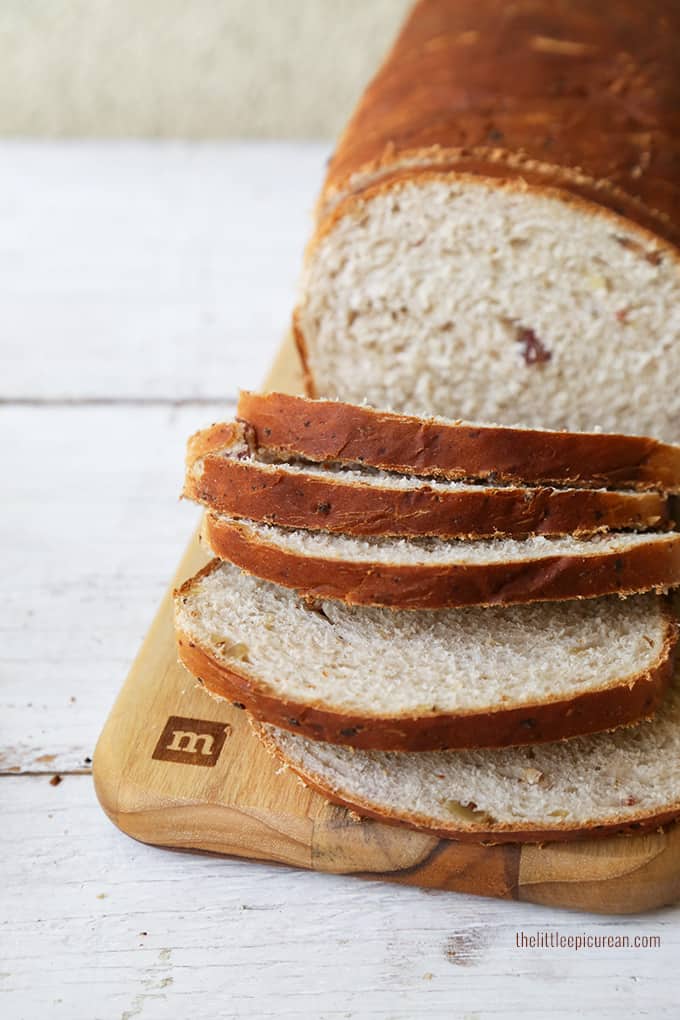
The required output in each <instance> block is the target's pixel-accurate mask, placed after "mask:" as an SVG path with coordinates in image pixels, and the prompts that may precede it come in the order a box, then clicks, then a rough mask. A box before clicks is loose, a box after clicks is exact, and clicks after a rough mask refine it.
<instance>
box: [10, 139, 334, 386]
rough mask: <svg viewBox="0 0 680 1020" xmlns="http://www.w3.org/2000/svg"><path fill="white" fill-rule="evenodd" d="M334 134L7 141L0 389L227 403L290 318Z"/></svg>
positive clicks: (260, 365)
mask: <svg viewBox="0 0 680 1020" xmlns="http://www.w3.org/2000/svg"><path fill="white" fill-rule="evenodd" d="M327 151H328V146H327V145H325V144H320V143H309V144H305V143H285V142H260V143H258V142H248V143H244V142H231V143H229V142H224V143H205V144H202V145H186V144H182V143H164V144H160V143H155V144H150V143H144V142H115V143H114V142H109V143H101V142H96V143H92V142H87V143H84V142H68V143H63V142H62V143H53V144H50V145H49V146H45V145H44V144H40V143H32V142H8V141H4V142H2V143H0V164H1V165H2V194H1V196H0V210H1V211H2V231H0V265H1V266H2V345H3V372H2V381H1V382H0V397H2V398H3V399H5V400H7V399H9V398H11V399H14V400H17V399H24V400H34V401H35V400H38V401H44V400H54V399H59V400H74V399H83V398H87V399H95V400H105V401H111V400H117V399H121V398H124V399H128V400H129V399H134V400H137V401H140V402H148V401H150V400H169V401H178V400H188V399H190V400H199V401H200V400H206V399H207V400H223V399H227V398H231V399H233V398H234V397H235V395H236V391H237V389H238V387H242V386H243V387H245V386H250V387H254V386H257V385H258V384H259V382H260V379H261V378H262V377H263V375H264V372H265V368H266V367H267V365H268V364H269V362H270V360H271V356H272V353H273V351H274V349H275V348H276V347H277V346H278V342H279V339H280V337H281V335H282V333H283V332H284V331H285V329H286V328H287V326H288V323H289V321H290V310H291V308H292V306H293V303H294V293H295V286H296V281H297V277H298V274H299V271H300V263H301V259H302V250H303V246H304V244H305V243H306V240H307V235H308V233H309V231H310V227H311V225H310V212H311V207H312V202H313V196H314V195H315V194H316V193H317V191H318V188H319V185H320V181H321V176H322V173H323V165H324V159H325V157H326V154H327Z"/></svg>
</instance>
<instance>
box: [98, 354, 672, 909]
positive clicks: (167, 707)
mask: <svg viewBox="0 0 680 1020" xmlns="http://www.w3.org/2000/svg"><path fill="white" fill-rule="evenodd" d="M266 385H267V386H269V387H276V388H278V389H281V390H288V391H291V392H295V391H299V390H300V388H301V377H300V371H299V365H298V363H297V358H296V357H295V353H294V351H293V349H292V345H291V341H290V339H289V340H288V341H287V343H286V344H284V346H283V348H282V350H281V352H280V354H279V357H278V359H277V361H276V363H275V365H274V367H273V369H272V372H271V375H270V377H269V380H268V382H267V384H266ZM205 561H206V556H205V554H204V553H203V551H202V550H201V549H200V548H199V546H198V542H197V540H196V538H194V540H193V542H192V543H191V544H190V546H189V548H188V550H187V552H186V554H185V557H184V559H183V561H182V563H181V564H180V566H179V569H178V571H177V574H176V577H175V579H174V582H173V585H171V588H170V590H169V591H168V592H167V593H166V595H165V598H164V599H163V602H162V603H161V606H160V609H159V611H158V614H157V616H156V618H155V620H154V623H153V625H152V627H151V629H150V631H149V633H148V635H147V637H146V639H145V641H144V644H143V646H142V648H141V650H140V653H139V655H138V657H137V659H136V660H135V663H134V664H133V667H132V670H131V671H130V675H129V677H128V680H127V681H126V684H125V685H124V687H123V690H122V691H121V693H120V695H119V697H118V700H117V701H116V704H115V706H114V708H113V711H112V713H111V716H110V717H109V720H108V722H107V724H106V726H105V728H104V731H103V733H102V735H101V737H100V740H99V743H98V745H97V750H96V755H95V770H94V773H95V783H96V789H97V794H98V796H99V799H100V801H101V804H102V806H103V808H104V810H105V811H106V812H107V814H108V815H109V816H110V817H111V819H112V820H113V821H114V822H115V824H116V825H118V826H119V827H120V828H121V829H122V830H123V831H124V832H127V833H128V834H129V835H131V836H134V837H135V838H136V839H140V840H143V841H144V842H149V843H155V844H159V845H163V846H171V847H179V848H182V849H201V850H208V851H210V852H217V853H227V854H238V855H240V856H243V857H251V858H256V859H264V860H270V861H279V862H283V863H286V864H295V865H296V866H298V867H302V868H312V869H314V870H317V871H329V872H340V873H359V874H362V875H364V876H367V877H371V876H372V877H380V878H389V879H390V880H392V881H395V882H399V883H401V884H406V885H422V886H426V887H433V888H439V889H448V890H455V891H463V892H474V893H477V894H479V895H483V896H496V897H500V898H502V899H525V900H529V901H533V902H540V903H547V904H552V905H554V906H568V907H577V908H580V909H587V910H591V911H596V912H603V913H629V912H637V911H641V910H649V909H652V908H654V907H658V906H663V905H666V904H668V903H672V902H674V901H675V900H677V899H678V898H679V897H680V856H679V854H678V851H680V826H675V827H671V828H669V829H668V830H667V831H665V832H658V833H653V834H651V835H645V836H633V837H618V838H614V839H607V840H604V841H603V840H591V841H587V842H584V843H581V844H580V845H579V846H578V847H576V848H574V847H567V848H566V849H565V848H564V847H562V846H560V845H559V844H552V845H550V844H548V845H546V846H544V847H519V846H516V845H512V844H508V845H504V846H475V845H471V844H462V843H456V842H453V841H449V840H437V839H436V838H435V837H431V836H428V835H423V834H422V833H416V832H413V831H409V830H408V829H403V828H396V827H391V826H388V825H383V824H379V823H377V822H374V821H370V820H367V819H362V820H357V819H355V818H354V817H353V816H352V815H351V813H349V812H347V811H345V810H344V809H342V808H338V807H334V806H332V805H330V804H328V803H327V802H326V801H325V799H324V798H322V797H320V796H319V795H317V794H315V793H312V792H311V791H310V790H308V789H306V788H305V787H304V786H302V785H301V784H300V783H299V781H298V780H297V779H296V777H294V776H293V775H292V774H290V773H288V772H282V771H281V770H277V769H276V766H275V764H274V762H273V761H272V760H271V759H270V758H269V757H268V756H267V754H266V753H265V752H264V750H263V749H262V747H261V746H260V745H259V743H258V742H257V741H256V740H255V739H254V737H253V735H252V733H251V731H250V727H249V724H248V722H247V719H246V718H245V713H243V712H242V711H240V710H239V709H238V708H237V707H236V708H235V707H233V706H231V705H229V704H228V703H226V702H224V701H219V700H217V699H212V698H208V697H207V696H206V695H205V694H204V692H203V691H202V690H200V688H198V687H197V686H196V685H195V684H194V683H193V680H192V678H191V677H190V675H189V674H188V673H187V671H186V670H185V669H184V668H183V667H182V666H181V665H180V664H179V663H178V662H177V655H176V649H175V644H174V635H173V623H172V595H171V592H172V588H173V587H175V586H176V585H177V584H179V583H181V582H182V581H183V580H185V579H186V578H187V577H188V576H190V575H191V574H192V573H194V572H195V571H196V570H197V569H198V568H199V567H200V566H202V565H203V563H204V562H205ZM187 747H190V748H193V750H191V751H186V750H184V751H182V750H181V749H182V748H185V749H186V748H187ZM214 748H216V750H215V751H214V760H213V757H212V756H211V752H212V751H213V749H214ZM206 755H207V756H208V757H207V759H206V758H205V756H206ZM208 765H209V766H210V767H207V766H208Z"/></svg>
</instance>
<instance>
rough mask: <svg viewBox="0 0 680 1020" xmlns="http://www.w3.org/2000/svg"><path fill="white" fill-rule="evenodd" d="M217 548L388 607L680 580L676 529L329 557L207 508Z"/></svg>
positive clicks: (592, 594)
mask: <svg viewBox="0 0 680 1020" xmlns="http://www.w3.org/2000/svg"><path fill="white" fill-rule="evenodd" d="M204 538H205V540H206V541H207V543H208V545H209V547H210V549H211V550H212V552H213V554H214V555H215V556H219V557H220V559H224V560H229V561H230V562H231V563H234V564H236V566H238V567H240V568H241V569H242V570H245V571H246V572H247V573H249V574H254V575H255V576H256V577H261V578H263V579H264V580H267V581H272V582H273V583H274V584H279V585H281V586H282V587H284V588H293V589H294V590H295V591H297V592H299V593H300V594H301V595H303V596H305V597H306V598H315V599H316V598H320V599H337V600H339V601H342V602H346V603H348V604H350V605H367V606H384V607H387V608H390V609H447V608H454V607H460V606H495V605H513V604H526V603H531V602H560V601H563V600H566V599H574V598H597V597H599V596H601V595H613V594H619V595H622V596H623V595H632V594H635V593H637V592H644V591H650V590H652V589H656V590H659V591H662V590H666V589H668V588H672V587H674V586H675V585H678V584H680V533H677V532H673V533H669V534H668V535H664V536H663V537H661V538H659V539H658V540H655V541H654V542H650V544H648V545H642V546H632V547H629V548H627V549H625V550H623V551H619V552H601V553H593V554H590V555H588V556H584V555H556V556H549V557H544V558H541V559H534V560H531V559H524V560H515V561H510V562H494V563H466V564H406V565H397V564H390V563H380V562H377V561H375V562H370V561H357V560H350V559H346V560H342V559H339V558H338V559H335V558H333V559H330V558H328V557H323V556H311V555H309V556H307V555H302V554H300V553H297V552H293V551H290V550H287V549H285V548H283V547H281V546H278V545H276V544H274V543H273V542H268V541H265V540H264V539H262V538H261V537H259V536H257V535H256V534H255V533H254V532H253V531H252V529H251V528H249V527H248V525H247V524H245V523H242V522H239V521H237V520H232V519H230V518H226V517H218V516H216V515H214V514H212V513H207V514H206V517H205V522H204Z"/></svg>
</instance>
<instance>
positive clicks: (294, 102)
mask: <svg viewBox="0 0 680 1020" xmlns="http://www.w3.org/2000/svg"><path fill="white" fill-rule="evenodd" d="M409 6H410V0H0V135H3V136H5V137H7V136H10V137H11V136H17V135H18V136H48V137H50V136H51V137H58V136H62V137H69V136H70V137H168V138H229V137H232V138H233V137H260V138H276V137H283V138H330V137H333V136H334V135H335V134H337V132H338V131H339V130H340V128H341V127H342V125H343V124H344V122H345V120H346V119H347V116H348V114H349V113H350V111H351V109H352V107H353V105H354V103H355V101H356V98H357V97H358V95H359V94H360V92H361V90H362V88H363V86H364V85H365V83H366V81H367V79H368V78H369V77H370V76H371V74H372V73H373V71H374V69H375V67H376V66H377V63H378V61H379V60H380V58H381V57H382V55H383V54H384V52H385V50H386V49H387V48H388V46H389V44H390V42H391V40H392V38H393V36H394V34H395V32H396V29H397V27H398V25H399V23H400V21H401V20H402V18H403V15H404V12H405V11H406V10H407V9H408V7H409Z"/></svg>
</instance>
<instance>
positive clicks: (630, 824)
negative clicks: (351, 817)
mask: <svg viewBox="0 0 680 1020" xmlns="http://www.w3.org/2000/svg"><path fill="white" fill-rule="evenodd" d="M253 729H254V730H255V733H256V734H257V736H258V738H259V739H260V740H261V741H262V743H263V745H264V746H265V748H266V749H267V750H268V751H269V753H270V754H271V755H272V756H273V757H274V758H276V759H277V760H278V761H280V762H282V763H283V764H284V765H286V766H287V767H288V768H290V769H291V770H292V771H293V772H294V773H295V774H296V775H297V776H299V777H300V779H301V780H302V781H303V783H304V784H305V785H306V786H308V787H309V788H310V789H312V790H316V791H317V793H320V794H321V795H322V796H323V797H326V798H327V799H328V800H330V801H331V802H332V803H334V804H339V805H340V806H341V807H345V808H348V809H349V810H350V811H355V812H357V813H358V814H360V815H364V816H366V817H367V818H374V819H376V820H377V821H379V822H386V823H387V824H389V825H399V826H405V827H406V828H409V829H416V830H417V831H419V832H425V833H427V834H428V835H431V836H437V837H438V838H439V839H452V840H455V841H456V842H460V843H486V844H490V845H493V844H499V843H550V842H562V841H565V840H579V839H591V838H593V837H595V836H615V835H631V834H633V833H640V832H651V831H653V830H654V829H659V828H660V827H661V826H663V825H668V824H669V823H670V822H673V821H675V819H676V818H678V817H680V803H678V804H674V805H672V806H670V807H669V808H668V809H667V810H665V811H659V812H657V813H656V814H653V815H648V816H645V815H643V814H640V815H638V816H637V817H634V818H632V819H631V818H630V817H626V818H625V819H624V818H618V819H616V818H615V819H612V820H611V821H610V822H607V823H604V824H593V825H591V826H583V827H581V828H569V827H568V826H567V825H561V826H555V827H554V828H550V829H547V828H546V829H535V828H534V829H517V828H512V827H511V826H510V825H505V826H497V827H495V828H491V827H489V828H486V829H482V828H481V826H480V827H479V828H478V829H474V830H473V829H461V828H455V827H454V826H453V825H452V826H451V827H450V828H445V827H443V826H440V825H439V824H437V823H433V821H432V820H431V819H428V818H426V817H424V816H422V815H418V814H415V813H412V814H403V815H402V814H399V815H397V814H391V813H390V812H389V810H385V809H378V808H377V807H376V806H375V805H373V804H372V803H370V802H367V801H366V800H364V799H363V798H361V797H358V796H357V797H354V796H352V797H348V796H347V795H346V794H344V793H342V792H340V791H339V790H337V789H335V788H333V787H332V786H330V785H329V784H328V782H327V780H326V779H325V778H324V777H323V776H322V775H320V774H319V773H316V772H311V771H308V770H307V769H303V768H302V767H300V766H299V765H297V764H296V763H295V762H293V761H291V760H290V759H289V758H288V757H287V756H286V755H285V754H284V753H283V751H282V750H281V749H280V747H279V745H278V744H277V742H276V740H275V739H274V737H272V736H271V734H270V733H268V732H267V731H266V730H265V729H264V728H262V727H260V726H259V725H258V724H257V723H254V724H253Z"/></svg>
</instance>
